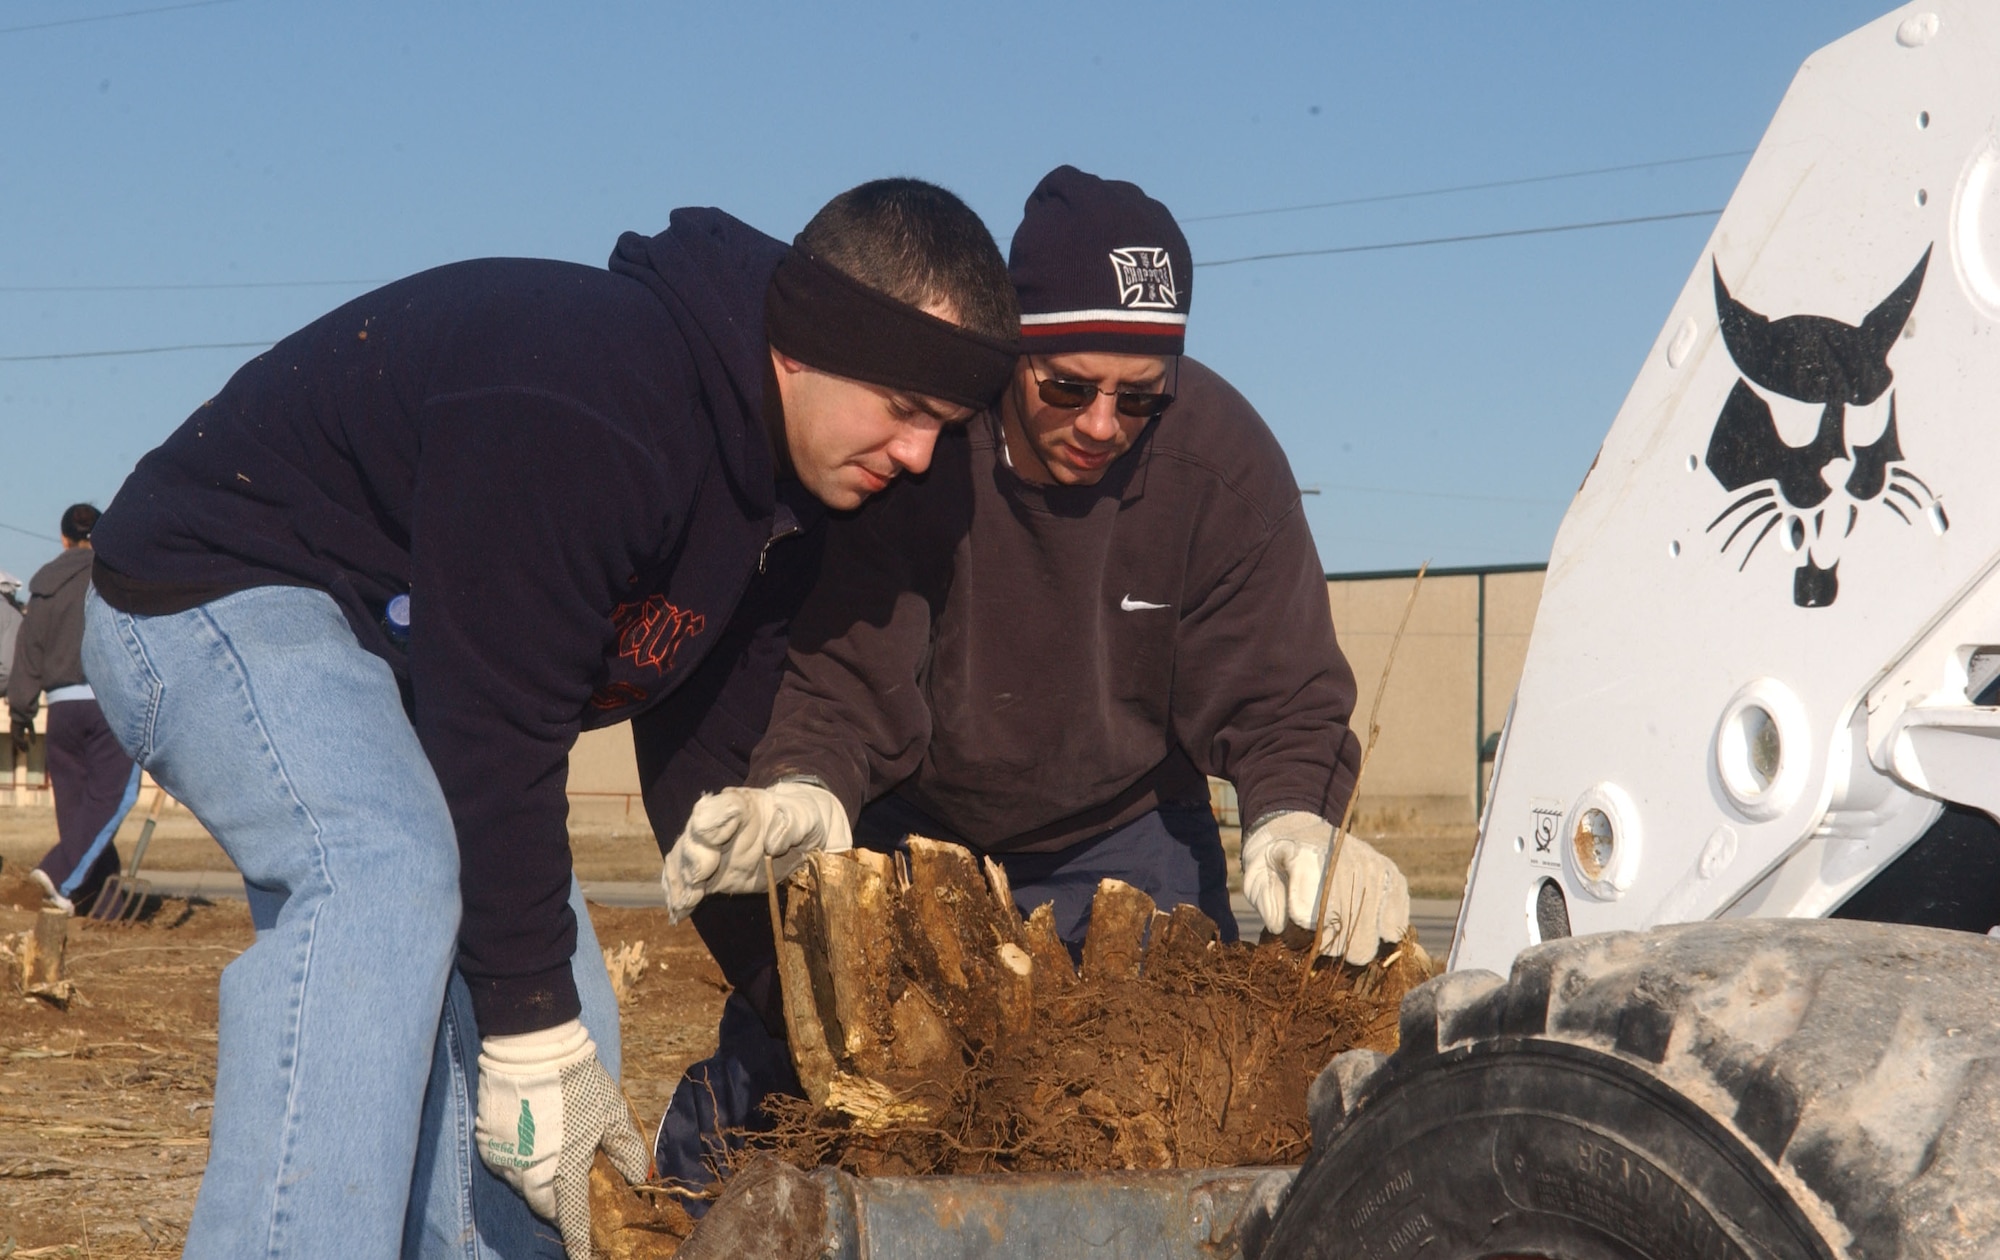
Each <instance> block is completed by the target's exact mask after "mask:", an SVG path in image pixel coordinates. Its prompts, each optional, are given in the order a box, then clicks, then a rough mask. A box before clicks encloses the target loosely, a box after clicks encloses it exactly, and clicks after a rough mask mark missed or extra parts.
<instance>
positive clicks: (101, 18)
mask: <svg viewBox="0 0 2000 1260" xmlns="http://www.w3.org/2000/svg"><path fill="white" fill-rule="evenodd" d="M214 4H236V0H188V2H186V4H160V6H158V8H128V10H124V12H120V14H92V16H88V18H58V20H54V22H30V24H26V26H0V34H20V32H22V30H50V28H54V26H82V24H84V22H114V20H118V18H144V16H146V14H170V12H174V10H178V8H210V6H214Z"/></svg>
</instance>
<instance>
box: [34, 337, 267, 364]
mask: <svg viewBox="0 0 2000 1260" xmlns="http://www.w3.org/2000/svg"><path fill="white" fill-rule="evenodd" d="M272 344H273V343H271V342H269V341H204V342H199V343H196V344H194V345H186V346H141V347H139V348H138V349H136V350H71V351H68V352H66V353H63V354H0V363H46V362H48V361H49V360H51V359H115V358H119V357H122V356H125V355H132V354H172V353H174V352H176V351H180V350H267V349H269V348H270V347H271V345H272Z"/></svg>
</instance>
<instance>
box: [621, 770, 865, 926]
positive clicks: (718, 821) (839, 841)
mask: <svg viewBox="0 0 2000 1260" xmlns="http://www.w3.org/2000/svg"><path fill="white" fill-rule="evenodd" d="M853 847H854V833H853V831H852V829H850V828H849V826H848V823H847V810H846V808H845V807H844V806H842V805H841V803H840V798H839V797H837V796H835V795H834V794H833V793H831V792H829V791H827V790H826V789H825V788H823V787H821V786H820V785H819V784H817V783H811V782H808V781H806V780H804V779H788V780H786V781H784V782H781V783H774V784H772V785H771V786H770V787H767V788H749V787H733V788H724V789H722V790H721V791H720V792H710V793H709V794H708V795H706V796H704V797H702V798H701V799H700V800H698V801H696V802H695V804H694V809H693V811H692V812H690V813H689V814H688V822H687V826H686V827H684V828H682V829H681V834H680V837H679V838H678V839H676V840H675V841H674V847H673V848H671V849H669V850H668V851H667V858H666V861H665V862H664V863H662V864H661V866H660V887H661V889H662V890H663V891H665V893H666V896H667V916H668V917H669V918H671V919H672V920H673V921H674V922H676V923H678V922H680V921H681V920H682V919H684V918H686V917H687V916H688V914H689V913H690V912H692V911H693V910H694V908H695V907H696V906H698V905H700V904H701V899H702V898H703V897H705V896H707V895H708V894H709V893H749V892H762V891H763V890H764V859H765V858H766V857H768V858H770V859H771V866H772V869H773V871H774V872H775V873H776V875H777V877H778V878H779V879H783V878H784V877H785V876H787V875H789V874H791V873H792V872H793V871H795V870H797V869H798V868H799V867H800V866H801V865H802V864H803V863H804V862H805V860H806V858H807V857H808V856H810V855H811V854H813V853H815V852H819V851H821V850H824V851H826V852H828V853H845V852H846V851H847V850H849V849H851V848H853Z"/></svg>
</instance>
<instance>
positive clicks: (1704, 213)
mask: <svg viewBox="0 0 2000 1260" xmlns="http://www.w3.org/2000/svg"><path fill="white" fill-rule="evenodd" d="M1721 213H1722V211H1721V209H1720V208H1717V209H1714V210H1681V211H1677V212H1675V213H1673V214H1646V215H1639V216H1638V217H1636V218H1630V219H1599V220H1597V221H1595V222H1591V223H1557V224H1552V225H1550V226H1547V227H1531V228H1510V229H1508V230H1506V231H1504V232H1473V233H1469V234H1467V235H1464V236H1431V237H1424V238H1422V239H1420V240H1409V241H1377V242H1375V243H1373V244H1369V245H1336V246H1333V247H1331V248H1328V249H1293V250H1284V251H1282V252H1279V253H1271V254H1245V255H1243V256H1242V257H1240V258H1218V259H1215V260H1213V261H1210V262H1201V263H1196V264H1195V266H1197V267H1229V266H1234V265H1235V264H1237V263H1248V262H1267V261H1270V260H1272V259H1278V258H1314V257H1326V256H1329V255H1333V254H1367V253H1374V252H1377V251H1380V250H1388V249H1418V248H1421V247H1423V246H1427V245H1458V244H1464V243H1466V242H1470V241H1497V240H1504V239H1507V238H1510V237H1517V236H1548V235H1552V234H1554V233H1558V232H1584V231H1590V230H1593V229H1596V228H1612V227H1629V226H1631V225H1633V224H1638V223H1666V222H1671V221H1673V220H1675V219H1699V218H1708V217H1713V216H1715V215H1718V214H1721ZM271 344H272V343H271V342H269V341H211V342H201V343H198V344H194V345H184V346H142V347H139V348H137V349H132V350H73V351H69V352H67V353H63V354H7V355H0V363H43V362H49V361H51V360H56V359H109V358H118V357H122V356H127V355H135V354H169V353H173V352H175V351H181V350H248V349H256V350H261V349H263V348H265V347H266V346H269V345H271Z"/></svg>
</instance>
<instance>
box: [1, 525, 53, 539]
mask: <svg viewBox="0 0 2000 1260" xmlns="http://www.w3.org/2000/svg"><path fill="white" fill-rule="evenodd" d="M0 529H5V530H11V531H13V532H14V533H16V534H26V535H27V536H28V537H30V538H39V539H41V540H42V541H43V542H61V541H62V539H60V538H57V537H56V536H55V535H53V534H38V533H36V532H35V531H34V530H32V529H22V528H21V527H20V526H19V525H9V524H8V523H7V522H5V521H0Z"/></svg>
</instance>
